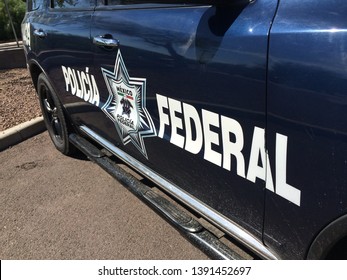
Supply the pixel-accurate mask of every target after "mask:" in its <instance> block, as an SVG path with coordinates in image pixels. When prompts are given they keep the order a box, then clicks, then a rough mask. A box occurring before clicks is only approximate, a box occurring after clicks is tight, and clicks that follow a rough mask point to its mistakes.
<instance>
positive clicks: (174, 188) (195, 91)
mask: <svg viewBox="0 0 347 280" xmlns="http://www.w3.org/2000/svg"><path fill="white" fill-rule="evenodd" d="M276 5H277V0H262V1H255V2H254V3H250V2H249V1H233V0H230V1H200V2H199V1H113V0H109V1H107V2H102V1H101V2H100V3H99V4H98V6H97V7H96V10H95V13H94V15H93V20H92V28H91V39H92V40H93V42H94V47H93V48H94V67H95V68H94V73H95V77H96V80H97V81H98V88H99V93H100V104H99V106H98V107H99V109H100V110H101V111H102V113H103V114H102V115H98V118H90V117H88V116H87V114H85V115H83V114H81V116H80V119H81V120H83V125H82V126H81V128H82V130H83V131H84V132H86V133H87V134H88V135H89V136H91V137H93V138H94V139H95V140H97V141H99V142H100V143H101V144H103V145H104V146H107V147H108V149H109V150H111V151H112V152H114V153H115V154H117V155H118V156H119V155H120V156H121V157H123V159H125V160H126V161H128V162H129V163H130V164H132V165H133V166H134V167H135V168H136V169H138V170H139V171H140V172H142V173H143V174H144V175H145V176H147V177H149V178H151V179H153V180H155V181H156V182H157V183H158V184H159V185H160V186H162V187H163V188H164V189H165V190H167V191H168V192H169V193H170V194H171V195H173V196H175V197H177V198H179V199H180V200H182V201H184V202H185V203H186V204H188V205H189V206H191V207H192V208H194V210H195V211H197V212H198V213H199V214H201V215H202V216H203V217H205V218H207V219H209V220H210V221H212V222H213V223H215V224H217V225H218V226H219V227H222V228H223V229H225V230H226V231H229V232H232V233H233V234H235V232H236V235H238V234H239V237H240V238H241V239H243V238H244V235H243V233H241V234H240V233H238V226H235V222H236V223H237V224H238V225H240V226H241V227H242V228H243V230H245V232H247V234H248V235H247V234H246V235H247V237H246V239H247V238H248V237H250V238H254V240H258V241H259V242H260V243H261V238H262V228H263V226H262V225H263V210H264V191H265V189H268V190H270V191H273V190H274V187H273V184H274V183H273V182H272V180H271V177H269V176H271V167H269V166H267V164H266V162H267V157H268V155H267V152H266V149H265V126H266V114H265V110H266V70H267V68H266V67H267V42H268V32H269V28H270V24H271V20H272V18H273V16H274V13H275V10H276ZM119 149H120V150H119ZM124 152H125V154H124ZM266 176H268V180H267V183H265V180H266ZM242 236H243V237H242ZM251 242H253V241H251Z"/></svg>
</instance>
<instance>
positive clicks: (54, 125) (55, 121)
mask: <svg viewBox="0 0 347 280" xmlns="http://www.w3.org/2000/svg"><path fill="white" fill-rule="evenodd" d="M42 103H43V104H42V105H43V106H42V107H43V109H44V112H45V116H46V119H47V122H48V125H49V128H50V133H51V135H52V136H53V137H54V138H55V139H56V140H57V141H58V142H60V143H62V142H63V128H62V125H61V120H60V118H59V114H58V109H57V106H56V104H55V102H54V100H53V98H52V96H51V94H50V91H49V89H48V88H47V87H46V86H43V87H42Z"/></svg>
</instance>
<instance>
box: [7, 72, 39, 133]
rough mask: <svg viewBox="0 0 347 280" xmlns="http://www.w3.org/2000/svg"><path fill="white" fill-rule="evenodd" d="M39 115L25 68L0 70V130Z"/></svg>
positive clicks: (35, 97)
mask: <svg viewBox="0 0 347 280" xmlns="http://www.w3.org/2000/svg"><path fill="white" fill-rule="evenodd" d="M39 116H41V110H40V106H39V102H38V99H37V96H36V92H35V88H34V85H33V83H32V81H31V78H30V76H29V72H28V70H27V69H10V70H0V131H3V130H5V129H8V128H10V127H13V126H16V125H18V124H20V123H23V122H26V121H29V120H31V119H33V118H36V117H39Z"/></svg>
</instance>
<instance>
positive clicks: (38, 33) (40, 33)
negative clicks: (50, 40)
mask: <svg viewBox="0 0 347 280" xmlns="http://www.w3.org/2000/svg"><path fill="white" fill-rule="evenodd" d="M34 35H35V36H37V37H39V38H45V37H46V36H47V33H45V32H44V31H43V30H41V29H39V30H37V29H35V30H34Z"/></svg>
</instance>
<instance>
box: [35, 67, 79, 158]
mask: <svg viewBox="0 0 347 280" xmlns="http://www.w3.org/2000/svg"><path fill="white" fill-rule="evenodd" d="M37 92H38V96H39V102H40V107H41V111H42V115H43V119H44V121H45V124H46V127H47V130H48V133H49V136H50V137H51V139H52V142H53V144H54V146H55V147H56V148H57V150H58V151H60V152H61V153H63V154H64V155H72V154H73V153H74V151H75V149H74V147H73V146H72V144H71V143H70V142H69V134H68V127H67V124H66V120H65V116H64V111H63V109H62V105H61V103H60V101H59V99H58V97H57V94H56V93H55V91H54V90H53V88H52V86H51V85H50V83H49V81H48V79H47V77H46V76H45V74H43V73H41V74H40V76H39V78H38V82H37Z"/></svg>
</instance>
